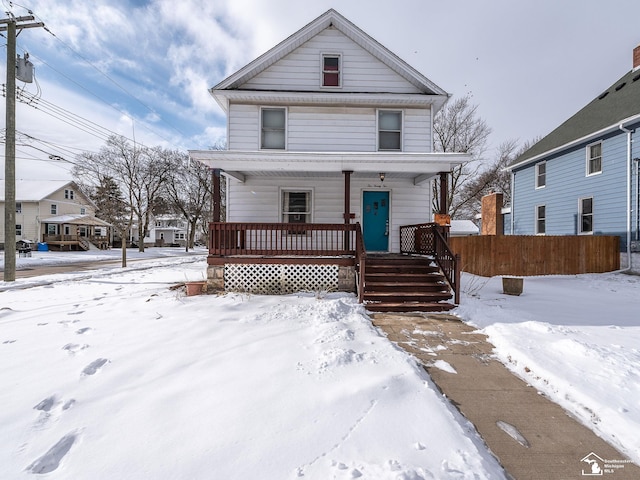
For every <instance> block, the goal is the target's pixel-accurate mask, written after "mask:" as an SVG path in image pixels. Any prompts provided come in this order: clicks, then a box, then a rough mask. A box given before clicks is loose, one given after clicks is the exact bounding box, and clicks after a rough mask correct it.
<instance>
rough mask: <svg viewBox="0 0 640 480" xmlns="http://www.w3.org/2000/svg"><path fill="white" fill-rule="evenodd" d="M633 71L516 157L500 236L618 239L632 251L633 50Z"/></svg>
mask: <svg viewBox="0 0 640 480" xmlns="http://www.w3.org/2000/svg"><path fill="white" fill-rule="evenodd" d="M633 60H634V61H633V69H632V70H631V71H630V72H628V73H626V74H625V75H624V76H623V77H622V78H620V79H619V80H617V81H616V82H615V83H613V84H612V85H611V86H610V87H609V88H608V89H606V90H605V91H604V92H602V93H601V94H600V95H598V97H597V98H595V99H594V100H593V101H592V102H590V103H589V104H588V105H586V106H585V107H584V108H583V109H582V110H580V111H579V112H578V113H576V114H575V115H573V116H572V117H571V118H569V119H568V120H567V121H565V122H564V123H563V124H562V125H560V126H559V127H558V128H556V129H555V130H553V131H552V132H551V133H550V134H549V135H547V136H546V137H544V138H542V139H541V140H540V141H539V142H537V143H536V144H534V145H533V146H532V147H531V148H530V149H529V150H527V151H526V152H525V153H523V154H522V155H521V156H520V157H518V158H517V159H516V160H515V161H514V163H512V164H511V165H510V166H509V167H508V169H509V170H510V171H511V173H512V184H511V185H512V192H511V195H512V201H511V202H512V203H511V212H510V215H509V216H508V219H507V218H505V221H508V222H509V224H508V225H505V230H507V231H508V232H509V233H513V234H514V235H618V236H619V237H620V251H621V252H631V251H637V250H638V243H639V242H638V240H639V238H638V230H639V213H638V212H639V210H638V200H639V196H640V194H639V190H638V168H639V165H638V163H639V162H638V157H640V129H639V127H640V45H639V46H638V47H636V48H635V49H634V51H633Z"/></svg>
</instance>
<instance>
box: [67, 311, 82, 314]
mask: <svg viewBox="0 0 640 480" xmlns="http://www.w3.org/2000/svg"><path fill="white" fill-rule="evenodd" d="M81 313H84V310H78V311H77V312H68V313H67V315H80V314H81Z"/></svg>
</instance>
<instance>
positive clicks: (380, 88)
mask: <svg viewBox="0 0 640 480" xmlns="http://www.w3.org/2000/svg"><path fill="white" fill-rule="evenodd" d="M210 93H211V95H212V96H213V98H214V99H215V101H216V102H217V103H218V104H219V105H220V107H221V108H222V109H223V110H224V112H225V113H226V114H227V118H228V128H227V150H222V151H220V150H207V151H190V156H191V158H192V159H195V160H199V161H201V162H203V163H205V164H206V165H208V166H209V167H210V168H212V169H213V172H214V175H213V177H214V222H213V223H212V224H211V243H210V245H209V247H210V255H209V281H210V284H211V283H213V284H214V285H217V286H219V287H222V286H224V288H226V289H250V290H254V291H268V292H272V291H280V292H286V291H295V290H298V289H310V290H319V289H340V290H349V289H351V290H358V292H359V294H360V296H361V298H364V299H365V300H366V299H367V297H366V295H365V291H364V290H365V289H364V286H365V284H366V285H367V286H368V287H371V285H373V284H374V283H376V282H374V281H373V280H372V279H370V280H366V278H365V275H364V273H363V269H364V268H365V267H367V265H368V263H366V262H365V261H364V260H363V259H364V258H368V259H369V260H368V261H369V262H370V261H372V259H373V258H381V257H387V258H391V257H393V256H394V254H395V256H396V257H398V256H399V255H400V254H405V255H409V254H415V255H421V256H422V257H425V256H431V257H432V256H433V250H434V248H435V247H433V245H432V240H433V238H434V235H433V234H432V231H431V230H430V229H432V228H435V226H434V224H433V223H432V222H433V218H434V217H433V213H432V210H431V205H432V202H431V200H432V198H431V196H432V184H433V182H434V181H438V182H440V183H441V185H443V186H445V189H446V181H445V180H446V174H447V173H448V172H450V171H451V169H452V168H453V167H454V166H456V165H458V164H460V163H461V162H465V161H467V160H468V156H467V155H465V154H455V153H447V154H445V153H435V152H433V117H434V115H435V114H436V112H438V110H439V109H440V108H442V106H443V105H444V104H445V102H446V101H447V100H448V98H449V95H448V94H447V93H446V92H445V91H444V90H443V89H442V88H440V87H439V86H437V85H435V84H434V83H433V82H432V81H430V80H429V79H428V78H427V77H425V76H424V75H422V74H421V73H420V72H418V71H416V70H415V69H414V68H413V67H411V66H410V65H408V64H407V63H406V62H404V61H403V60H401V59H400V58H399V57H398V56H396V55H395V54H393V53H392V52H390V51H389V50H388V49H387V48H385V47H384V46H383V45H381V44H380V43H378V42H377V41H376V40H375V39H373V38H372V37H371V36H369V35H367V34H366V33H365V32H363V31H362V30H361V29H359V28H358V27H356V26H355V25H354V24H353V23H351V22H350V21H349V20H347V19H346V18H344V17H343V16H342V15H340V14H339V13H338V12H336V11H335V10H329V11H327V12H326V13H324V14H323V15H321V16H320V17H318V18H316V19H315V20H313V21H312V22H311V23H309V24H308V25H306V26H304V27H303V28H302V29H300V30H298V31H297V32H296V33H294V34H293V35H291V36H290V37H288V38H287V39H285V40H284V41H282V42H281V43H279V44H278V45H276V46H275V47H273V48H272V49H270V50H269V51H267V52H266V53H264V54H263V55H261V56H260V57H258V58H257V59H255V60H254V61H252V62H251V63H249V64H248V65H246V66H245V67H243V68H241V69H240V70H239V71H237V72H236V73H234V74H232V75H231V76H229V77H228V78H226V79H224V80H222V81H221V82H220V83H218V84H217V85H216V86H214V87H213V88H211V89H210ZM220 175H222V176H224V177H226V182H227V183H226V185H227V188H226V195H227V197H226V212H227V218H226V220H227V221H226V222H220V221H219V220H220V218H219V213H217V212H219V207H218V205H219V204H220V201H221V199H220V198H219V192H220V188H219V177H220ZM443 190H444V189H443ZM215 192H218V193H217V194H216V193H215ZM445 193H446V192H445ZM216 195H218V197H217V198H215V197H216ZM441 230H442V229H441ZM442 233H444V237H446V229H444V230H442ZM445 240H446V238H445ZM427 243H429V246H427ZM438 248H440V247H438ZM439 252H440V258H439V259H438V261H442V262H443V263H446V268H445V270H447V272H445V273H447V274H448V275H449V276H450V277H451V278H449V279H448V280H447V281H448V282H449V283H455V279H454V278H453V277H454V276H455V275H454V273H453V269H452V268H451V264H452V262H453V261H454V260H453V259H449V258H447V259H445V258H444V257H447V254H445V253H443V252H444V250H439ZM415 261H416V262H417V261H418V257H417V256H416V258H415ZM371 268H372V269H373V266H372V267H371ZM390 268H391V267H390ZM371 271H373V270H371ZM367 290H368V291H370V290H371V289H370V288H367ZM369 300H371V303H373V302H374V300H373V298H370V299H369ZM378 300H379V299H378ZM378 300H375V301H378ZM405 300H407V299H406V298H405ZM426 300H427V299H425V298H422V299H421V300H417V299H415V298H414V300H413V301H414V302H415V304H414V307H415V306H416V305H417V303H419V302H422V303H432V302H427V301H426ZM432 300H433V299H432ZM435 300H436V301H437V299H435ZM396 303H397V302H396Z"/></svg>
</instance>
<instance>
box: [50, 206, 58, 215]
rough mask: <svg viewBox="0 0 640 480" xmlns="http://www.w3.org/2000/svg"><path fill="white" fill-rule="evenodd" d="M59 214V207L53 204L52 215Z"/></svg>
mask: <svg viewBox="0 0 640 480" xmlns="http://www.w3.org/2000/svg"><path fill="white" fill-rule="evenodd" d="M57 214H58V205H56V204H55V203H53V204H51V215H57Z"/></svg>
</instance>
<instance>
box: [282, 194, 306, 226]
mask: <svg viewBox="0 0 640 480" xmlns="http://www.w3.org/2000/svg"><path fill="white" fill-rule="evenodd" d="M282 222H283V223H311V191H309V190H307V191H287V190H283V191H282ZM289 233H294V232H289ZM299 233H304V232H299Z"/></svg>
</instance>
